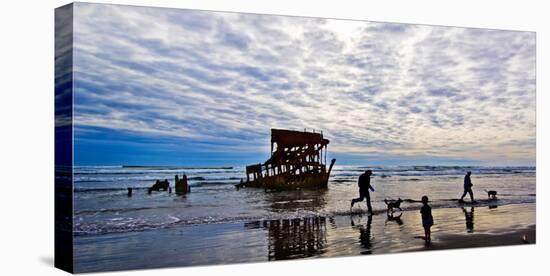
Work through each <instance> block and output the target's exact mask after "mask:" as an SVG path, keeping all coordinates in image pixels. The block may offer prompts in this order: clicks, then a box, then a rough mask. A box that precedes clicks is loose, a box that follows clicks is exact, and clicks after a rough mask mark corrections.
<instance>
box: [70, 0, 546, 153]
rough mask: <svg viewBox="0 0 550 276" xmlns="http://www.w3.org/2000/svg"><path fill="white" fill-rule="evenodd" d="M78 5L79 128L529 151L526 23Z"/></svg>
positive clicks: (341, 145)
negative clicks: (309, 136)
mask: <svg viewBox="0 0 550 276" xmlns="http://www.w3.org/2000/svg"><path fill="white" fill-rule="evenodd" d="M75 12H76V14H75V40H74V41H75V42H74V51H75V52H74V53H75V57H74V63H75V66H74V72H75V79H76V82H75V114H74V116H75V123H76V124H77V125H78V126H79V128H80V129H85V128H86V127H88V128H101V129H106V130H112V131H126V132H132V133H139V134H141V135H143V136H147V137H152V139H155V137H171V138H177V139H180V140H181V141H193V142H195V143H199V142H203V143H209V142H212V143H210V144H214V146H212V145H210V146H209V147H208V150H213V151H216V150H219V151H223V150H227V148H224V146H225V147H227V145H223V146H219V147H218V148H216V146H215V145H216V144H217V143H218V144H219V143H223V141H229V142H231V149H235V150H237V149H238V150H243V151H265V149H266V148H268V142H266V141H268V139H269V137H268V135H269V129H270V128H290V129H303V128H308V129H317V130H322V131H323V132H324V133H325V135H326V136H327V137H328V138H329V139H330V140H331V145H330V148H331V151H332V152H334V153H337V154H340V155H345V154H354V155H364V156H365V157H366V158H368V156H371V155H376V156H384V155H387V156H392V157H395V156H403V157H407V158H414V156H431V157H433V158H434V159H435V158H437V159H438V160H439V159H441V158H448V159H453V160H454V159H456V160H474V161H483V162H496V161H497V160H500V159H502V158H505V159H506V160H507V161H509V162H510V163H514V162H516V161H517V162H527V163H530V164H534V160H535V144H534V143H533V141H534V139H535V35H534V33H529V32H514V31H497V30H484V29H464V28H454V27H439V26H425V25H404V24H390V23H373V22H358V21H343V20H332V19H330V20H328V19H327V20H325V19H316V18H301V17H284V16H268V15H252V14H238V13H221V12H206V11H192V10H178V9H160V8H147V7H130V6H116V5H102V4H85V3H77V4H75ZM83 137H85V138H86V139H92V138H93V135H88V136H86V135H84V136H83ZM266 137H267V138H266ZM502 145H506V146H502ZM205 150H206V149H205ZM526 160H527V161H526Z"/></svg>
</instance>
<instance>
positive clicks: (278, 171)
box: [237, 129, 336, 190]
mask: <svg viewBox="0 0 550 276" xmlns="http://www.w3.org/2000/svg"><path fill="white" fill-rule="evenodd" d="M329 142H330V141H329V140H328V139H325V138H324V137H323V133H316V132H307V131H305V130H304V131H294V130H285V129H271V157H270V158H269V159H268V160H267V161H265V162H264V163H263V164H262V163H260V164H254V165H250V166H246V181H243V180H241V183H240V184H239V185H237V186H238V187H257V188H264V189H275V190H284V189H296V188H326V187H327V185H328V179H329V176H330V172H331V170H332V166H333V165H334V163H335V162H336V159H332V160H331V162H330V166H329V168H328V170H327V167H326V158H327V145H328V144H329Z"/></svg>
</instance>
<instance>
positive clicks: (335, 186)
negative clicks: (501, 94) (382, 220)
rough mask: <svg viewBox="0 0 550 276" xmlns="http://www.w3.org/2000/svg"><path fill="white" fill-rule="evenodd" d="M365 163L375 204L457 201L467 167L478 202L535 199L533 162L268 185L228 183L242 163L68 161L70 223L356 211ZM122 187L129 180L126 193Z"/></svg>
mask: <svg viewBox="0 0 550 276" xmlns="http://www.w3.org/2000/svg"><path fill="white" fill-rule="evenodd" d="M367 169H370V170H373V172H374V174H373V176H372V179H371V184H372V186H374V188H375V192H371V200H372V205H373V208H374V210H375V212H384V211H385V210H386V205H385V203H384V199H389V200H395V199H397V198H401V199H403V200H404V202H403V203H402V204H401V207H402V208H403V209H405V210H407V209H417V208H420V206H421V204H420V203H419V202H418V201H419V200H420V198H421V197H422V196H423V195H427V196H428V197H429V198H430V204H431V205H432V207H433V208H439V207H441V208H443V207H456V206H457V202H456V200H457V199H458V198H459V197H460V196H461V194H462V192H463V181H464V174H465V173H466V171H471V172H472V176H471V178H472V182H473V184H474V186H473V191H474V194H475V196H476V199H477V200H478V202H479V204H481V205H491V204H492V205H499V206H502V205H507V204H516V203H535V201H536V181H535V176H536V173H535V171H536V170H535V167H491V166H483V167H480V166H473V167H450V166H356V165H355V166H343V165H340V166H338V165H336V166H335V167H334V169H333V171H332V173H331V176H330V180H329V185H328V189H322V190H292V191H279V192H270V191H264V190H263V189H258V188H241V189H237V188H236V187H235V184H238V183H239V182H240V180H241V179H242V178H245V177H246V175H245V168H244V167H242V166H224V167H201V166H195V167H177V166H165V167H160V166H154V167H141V166H78V167H75V168H74V173H75V175H74V231H75V235H76V236H96V235H106V234H112V233H132V232H141V231H155V230H159V229H166V228H172V227H179V226H186V225H200V224H220V223H257V222H261V221H271V220H279V219H280V220H291V219H296V218H318V217H322V218H333V217H336V216H342V215H350V214H354V213H361V212H363V211H365V209H366V206H365V203H364V202H362V203H358V204H356V206H355V207H353V209H351V210H350V200H351V199H352V198H354V197H358V186H357V179H358V177H359V175H360V174H361V173H363V172H364V171H365V170H367ZM184 173H185V174H186V175H187V177H188V180H189V184H190V186H191V193H189V194H186V195H183V196H178V195H176V194H175V193H172V194H170V193H168V192H165V191H159V192H156V191H154V192H152V193H151V194H148V193H147V188H148V187H150V186H151V185H152V184H154V182H155V181H156V180H164V179H168V181H170V185H171V187H172V188H173V187H174V176H175V175H176V174H179V175H180V176H181V175H182V174H184ZM127 188H133V195H132V196H131V197H128V195H127ZM173 190H174V189H173ZM486 190H495V191H497V192H498V195H497V196H498V200H497V201H489V200H488V199H487V193H486ZM466 200H469V196H467V197H466Z"/></svg>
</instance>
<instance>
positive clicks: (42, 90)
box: [0, 0, 550, 276]
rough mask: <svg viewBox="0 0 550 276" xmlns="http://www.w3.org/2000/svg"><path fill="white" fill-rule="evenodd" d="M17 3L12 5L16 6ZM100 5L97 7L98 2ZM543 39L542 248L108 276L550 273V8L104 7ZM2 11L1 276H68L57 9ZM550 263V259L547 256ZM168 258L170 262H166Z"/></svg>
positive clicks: (514, 4) (341, 0) (398, 4)
mask: <svg viewBox="0 0 550 276" xmlns="http://www.w3.org/2000/svg"><path fill="white" fill-rule="evenodd" d="M10 2H11V3H10ZM91 2H96V1H91ZM102 2H108V3H121V4H134V5H150V6H165V7H181V8H196V9H207V10H220V11H238V12H254V13H269V14H283V15H305V16H316V17H331V18H343V19H363V20H371V21H389V22H402V23H423V24H436V25H451V26H464V27H484V28H493V29H511V30H526V31H536V32H537V234H538V235H537V245H535V246H512V247H496V248H487V249H469V250H451V251H436V252H428V253H407V254H397V255H375V256H359V257H347V258H332V259H324V260H309V261H285V262H274V263H260V264H244V265H229V266H210V267H193V268H172V269H156V270H141V271H131V272H116V273H109V274H108V275H130V274H131V275H151V274H154V275H181V274H185V275H215V274H216V275H220V274H227V275H237V274H238V275H239V276H247V275H255V276H258V275H262V276H263V275H281V274H298V273H299V274H303V273H305V274H309V273H312V274H313V273H315V274H317V275H332V276H338V275H342V274H352V273H354V274H362V275H369V274H370V275H373V274H381V275H396V276H397V275H463V274H470V273H473V274H475V275H477V274H489V273H490V274H492V275H499V274H503V275H526V274H528V273H537V274H540V273H542V271H544V270H545V272H546V273H547V272H548V268H549V267H550V265H549V261H548V260H549V259H548V256H549V255H548V253H550V252H549V251H550V250H549V248H550V245H549V244H548V243H549V238H548V237H545V236H543V235H544V233H546V234H547V233H548V221H549V218H548V214H549V212H548V211H547V210H546V211H545V209H547V208H548V204H547V203H546V202H545V201H546V198H547V197H548V195H547V194H548V192H547V191H548V189H546V188H545V187H544V186H545V185H547V184H548V183H547V182H548V180H550V175H549V172H548V164H549V162H550V161H549V156H548V155H547V156H545V154H547V153H548V148H549V146H548V145H549V142H548V141H549V135H548V133H549V125H548V120H547V119H546V118H548V115H549V109H550V108H549V107H548V106H547V105H548V104H549V103H550V102H549V100H548V95H547V94H546V93H545V92H546V90H547V89H545V88H548V78H549V71H548V66H549V64H550V63H549V54H548V49H550V48H549V45H548V44H549V43H550V41H549V36H550V29H549V27H548V26H550V19H548V18H549V17H550V13H549V11H550V9H549V8H548V7H545V5H544V2H545V1H530V0H523V1H503V0H501V1H480V0H477V1H469V0H460V1H459V0H456V1H423V0H414V1H410V0H409V1H406V0H404V1H384V2H382V1H378V3H368V2H367V1H348V0H338V1H326V2H321V1H299V0H277V1H274V0H269V1H245V0H231V1H213V0H212V1H210V0H201V1H191V0H189V1H183V0H180V1H152V0H148V1H102ZM66 3H68V1H35V2H34V3H31V1H4V2H3V3H2V4H1V6H0V20H1V22H0V30H1V32H0V47H1V48H0V49H1V50H0V70H1V72H0V173H1V175H0V183H1V184H0V187H1V188H0V204H1V206H0V207H1V208H0V214H1V216H0V275H19V274H24V275H63V274H64V273H65V272H62V271H60V270H57V269H55V268H53V230H54V228H53V162H54V161H53V160H54V159H53V145H54V143H53V142H54V141H53V138H54V136H53V129H54V128H53V118H54V97H53V95H54V90H53V76H54V71H53V69H54V67H53V57H54V55H53V53H54V25H53V23H54V8H55V7H58V6H61V5H63V4H66ZM545 255H546V256H545ZM163 257H169V256H163Z"/></svg>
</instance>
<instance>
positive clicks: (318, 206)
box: [265, 189, 327, 212]
mask: <svg viewBox="0 0 550 276" xmlns="http://www.w3.org/2000/svg"><path fill="white" fill-rule="evenodd" d="M326 195H327V190H326V189H319V190H292V191H279V192H274V193H268V194H266V198H265V200H266V201H267V203H268V204H269V207H270V211H272V212H283V211H297V210H308V211H314V212H317V211H320V210H322V209H323V208H324V207H325V205H326V199H325V197H326Z"/></svg>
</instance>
